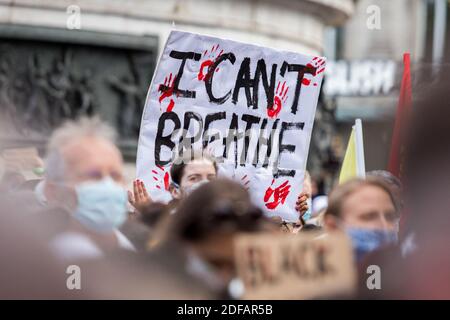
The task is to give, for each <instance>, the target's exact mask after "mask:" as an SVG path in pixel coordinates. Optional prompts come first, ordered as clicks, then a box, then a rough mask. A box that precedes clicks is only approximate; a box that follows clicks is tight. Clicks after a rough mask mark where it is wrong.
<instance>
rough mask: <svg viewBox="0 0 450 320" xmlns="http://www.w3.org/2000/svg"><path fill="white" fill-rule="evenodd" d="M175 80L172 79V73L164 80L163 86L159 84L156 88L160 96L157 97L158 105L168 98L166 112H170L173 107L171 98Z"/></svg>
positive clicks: (173, 102)
mask: <svg viewBox="0 0 450 320" xmlns="http://www.w3.org/2000/svg"><path fill="white" fill-rule="evenodd" d="M175 78H176V77H175V76H173V77H172V73H170V74H169V77H168V78H167V77H165V78H164V84H160V85H159V88H158V91H160V92H161V95H160V96H159V100H158V101H159V103H160V104H161V103H162V101H163V100H164V99H166V98H170V100H169V104H168V105H167V109H166V112H171V111H172V109H173V107H174V106H175V101H173V98H172V95H173V88H174V83H175Z"/></svg>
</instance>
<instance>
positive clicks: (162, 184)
mask: <svg viewBox="0 0 450 320" xmlns="http://www.w3.org/2000/svg"><path fill="white" fill-rule="evenodd" d="M156 167H157V168H158V169H159V170H160V171H161V172H159V171H156V170H152V173H153V180H155V181H156V182H157V183H158V184H157V185H156V188H158V189H163V188H164V190H166V191H169V185H170V177H169V172H167V171H166V170H165V169H164V167H162V166H156Z"/></svg>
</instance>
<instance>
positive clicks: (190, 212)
mask: <svg viewBox="0 0 450 320" xmlns="http://www.w3.org/2000/svg"><path fill="white" fill-rule="evenodd" d="M264 230H267V231H268V230H271V231H274V232H275V230H278V228H277V226H276V225H275V224H272V223H271V222H270V221H269V220H268V219H267V218H265V217H264V215H263V213H262V211H261V210H260V209H259V208H258V207H256V206H255V205H253V204H252V202H251V200H250V195H249V194H248V192H247V190H246V189H245V188H244V187H243V186H242V185H241V184H239V183H236V182H233V181H231V180H226V179H216V180H214V181H211V182H209V183H207V184H205V185H202V186H200V187H199V188H198V189H196V190H195V191H193V192H192V194H190V195H189V196H188V197H187V198H185V199H184V200H183V201H182V202H181V204H180V206H179V208H178V212H177V218H176V219H174V221H173V223H172V226H171V230H170V231H169V235H170V236H171V237H173V238H174V239H176V240H178V241H180V242H181V243H183V244H185V245H187V247H189V248H191V249H193V250H194V251H195V252H196V253H197V254H198V255H199V256H200V257H201V258H202V259H204V260H205V261H207V262H208V263H210V264H211V265H214V266H216V267H218V268H219V269H226V270H230V268H233V239H234V236H235V235H237V234H238V233H241V232H258V231H264Z"/></svg>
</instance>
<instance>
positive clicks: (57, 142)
mask: <svg viewBox="0 0 450 320" xmlns="http://www.w3.org/2000/svg"><path fill="white" fill-rule="evenodd" d="M114 138H115V133H114V131H113V129H112V128H110V127H109V126H108V125H106V124H105V123H103V122H101V121H100V120H99V119H98V118H81V119H79V120H77V121H68V122H66V123H65V124H63V125H62V126H61V127H60V128H58V129H56V130H55V131H54V132H53V134H52V136H51V137H50V140H49V144H48V148H47V158H46V169H45V196H46V199H47V201H48V203H49V204H55V205H59V206H63V207H65V208H67V209H68V210H69V211H70V212H72V213H74V217H75V218H77V220H79V221H80V222H82V224H84V225H86V226H88V227H92V228H93V229H98V231H100V230H101V229H106V230H108V229H111V228H112V227H113V226H114V227H116V226H117V225H119V224H120V223H122V222H123V220H124V217H125V216H124V214H125V209H126V193H125V189H124V177H123V161H122V155H121V153H120V151H119V150H118V149H117V147H116V146H115V144H114Z"/></svg>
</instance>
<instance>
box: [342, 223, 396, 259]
mask: <svg viewBox="0 0 450 320" xmlns="http://www.w3.org/2000/svg"><path fill="white" fill-rule="evenodd" d="M346 233H347V235H348V236H349V237H350V239H351V241H352V244H353V251H354V253H355V257H356V261H361V259H362V258H363V257H364V256H365V255H366V254H367V253H369V252H372V251H374V250H376V249H378V248H380V247H382V246H385V245H388V244H394V243H396V242H397V232H396V231H387V230H377V229H363V228H346Z"/></svg>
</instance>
